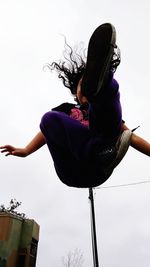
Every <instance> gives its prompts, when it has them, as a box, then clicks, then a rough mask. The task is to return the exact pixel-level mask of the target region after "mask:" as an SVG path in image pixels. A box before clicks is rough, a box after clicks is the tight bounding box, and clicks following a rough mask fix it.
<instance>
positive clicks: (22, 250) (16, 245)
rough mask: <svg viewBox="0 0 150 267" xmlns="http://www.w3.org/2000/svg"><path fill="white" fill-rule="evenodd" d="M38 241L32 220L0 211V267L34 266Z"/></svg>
mask: <svg viewBox="0 0 150 267" xmlns="http://www.w3.org/2000/svg"><path fill="white" fill-rule="evenodd" d="M38 241H39V225H38V224H37V223H36V222H35V221H34V220H29V219H22V218H18V217H16V216H13V215H11V214H9V213H0V267H34V266H35V264H36V255H37V247H38Z"/></svg>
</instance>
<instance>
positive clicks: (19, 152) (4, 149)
mask: <svg viewBox="0 0 150 267" xmlns="http://www.w3.org/2000/svg"><path fill="white" fill-rule="evenodd" d="M0 149H1V153H6V155H5V156H10V155H12V156H17V157H26V156H27V155H28V153H27V151H26V149H25V148H16V147H13V146H11V145H5V146H1V147H0Z"/></svg>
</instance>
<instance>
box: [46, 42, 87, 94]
mask: <svg viewBox="0 0 150 267" xmlns="http://www.w3.org/2000/svg"><path fill="white" fill-rule="evenodd" d="M64 47H65V49H64V52H63V56H64V60H65V61H64V60H60V61H59V62H52V63H50V64H48V67H49V68H50V70H52V71H53V70H56V72H57V73H58V78H60V79H61V80H62V81H63V84H64V86H65V87H67V88H69V89H70V91H71V93H72V94H75V93H76V89H77V85H78V82H79V80H80V79H81V77H82V76H83V73H84V70H85V60H86V58H85V55H84V49H83V47H81V48H80V51H79V52H78V50H79V47H76V48H74V49H72V48H71V46H70V45H68V44H67V42H66V40H65V46H64Z"/></svg>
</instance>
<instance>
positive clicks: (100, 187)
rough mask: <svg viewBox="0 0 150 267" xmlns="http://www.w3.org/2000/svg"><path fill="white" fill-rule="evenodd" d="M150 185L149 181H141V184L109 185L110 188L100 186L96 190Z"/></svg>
mask: <svg viewBox="0 0 150 267" xmlns="http://www.w3.org/2000/svg"><path fill="white" fill-rule="evenodd" d="M147 183H150V180H147V181H141V182H134V183H128V184H118V185H109V186H99V187H96V188H95V189H107V188H116V187H127V186H133V185H141V184H147Z"/></svg>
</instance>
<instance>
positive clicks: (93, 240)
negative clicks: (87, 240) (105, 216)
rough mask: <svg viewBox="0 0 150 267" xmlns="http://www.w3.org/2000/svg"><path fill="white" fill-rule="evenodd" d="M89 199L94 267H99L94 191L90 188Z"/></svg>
mask: <svg viewBox="0 0 150 267" xmlns="http://www.w3.org/2000/svg"><path fill="white" fill-rule="evenodd" d="M89 199H90V204H91V205H90V206H91V235H92V250H93V263H94V267H99V263H98V252H97V239H96V225H95V210H94V198H93V189H92V187H91V188H89Z"/></svg>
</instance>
